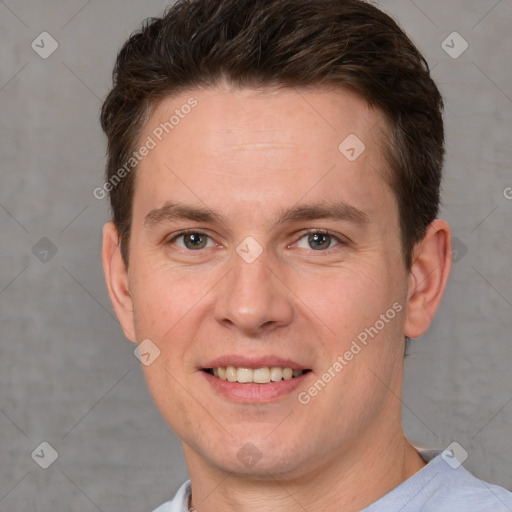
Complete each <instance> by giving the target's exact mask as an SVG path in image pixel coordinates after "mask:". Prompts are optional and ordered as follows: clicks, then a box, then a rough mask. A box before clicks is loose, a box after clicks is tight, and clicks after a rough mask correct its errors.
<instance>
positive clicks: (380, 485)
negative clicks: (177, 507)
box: [185, 429, 425, 512]
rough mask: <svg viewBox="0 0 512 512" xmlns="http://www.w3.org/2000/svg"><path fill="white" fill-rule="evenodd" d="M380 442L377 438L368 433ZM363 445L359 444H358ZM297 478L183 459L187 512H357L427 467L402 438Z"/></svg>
mask: <svg viewBox="0 0 512 512" xmlns="http://www.w3.org/2000/svg"><path fill="white" fill-rule="evenodd" d="M369 434H370V436H373V437H371V438H373V439H374V440H375V439H379V438H378V437H376V436H377V434H378V433H369ZM360 439H361V438H360ZM365 439H367V436H364V439H361V440H360V441H359V442H357V445H358V446H351V448H350V450H348V451H346V452H345V453H343V454H340V455H339V456H337V457H332V458H331V459H330V460H329V461H328V462H326V463H324V464H323V465H320V466H317V467H315V468H314V469H313V470H311V471H307V472H301V474H300V475H299V476H287V475H272V474H270V473H268V478H258V479H252V478H250V477H247V476H245V475H244V476H239V475H236V474H234V473H225V472H221V471H218V470H217V469H214V468H211V467H210V466H208V467H207V469H206V467H205V465H204V461H202V460H201V458H200V457H199V456H198V455H197V454H196V453H195V452H193V451H191V450H190V448H188V447H186V448H185V456H186V458H187V464H188V467H189V472H190V479H191V484H192V492H193V496H192V500H191V503H190V504H189V508H190V509H191V510H195V511H197V512H213V511H218V510H224V511H226V512H231V511H233V512H235V511H237V512H256V511H260V510H269V511H273V512H291V511H292V510H293V511H296V510H297V508H302V509H304V510H323V511H324V512H335V511H339V510H343V511H344V512H357V511H360V510H362V509H363V508H365V507H367V506H369V505H370V504H372V503H374V502H375V501H377V500H378V499H379V498H381V497H382V496H384V495H385V494H387V493H388V492H389V491H391V490H392V489H394V488H395V487H396V486H398V485H400V484H401V483H402V482H404V481H405V480H407V479H408V478H409V477H411V476H412V475H414V474H415V473H416V472H417V471H419V470H420V469H421V468H423V467H424V466H425V462H424V461H423V459H422V458H421V457H420V456H419V454H418V453H417V452H416V450H415V449H414V448H413V447H412V445H411V444H410V443H409V442H408V441H407V439H406V438H405V436H404V435H403V432H402V431H401V429H400V431H399V432H397V433H396V435H395V436H393V437H392V439H389V437H386V438H385V439H382V438H381V442H380V443H379V444H378V445H375V442H373V443H365Z"/></svg>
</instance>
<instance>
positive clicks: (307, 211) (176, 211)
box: [144, 201, 370, 227]
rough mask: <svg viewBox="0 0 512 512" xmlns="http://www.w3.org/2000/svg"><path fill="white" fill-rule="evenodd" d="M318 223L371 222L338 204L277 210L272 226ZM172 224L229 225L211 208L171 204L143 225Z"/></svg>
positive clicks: (166, 204)
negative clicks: (182, 221)
mask: <svg viewBox="0 0 512 512" xmlns="http://www.w3.org/2000/svg"><path fill="white" fill-rule="evenodd" d="M320 219H333V220H338V221H348V222H352V223H354V224H359V225H364V224H368V223H369V222H370V217H369V215H368V214H367V213H366V212H364V211H363V210H360V209H359V208H356V207H355V206H352V205H349V204H348V203H345V202H343V201H338V202H329V203H314V204H306V205H301V206H294V207H292V208H290V209H288V210H280V211H279V212H278V215H277V220H276V221H275V223H274V225H276V224H286V223H292V222H300V221H308V220H320ZM174 220H191V221H195V222H203V223H217V224H224V225H228V221H227V217H225V216H224V215H221V214H220V213H217V212H215V211H214V210H211V209H210V208H206V207H195V206H188V205H184V204H179V203H173V202H167V203H165V204H164V205H163V206H162V207H161V208H156V209H154V210H151V211H150V212H149V213H148V214H147V215H146V217H145V218H144V225H145V226H147V227H155V226H156V225H159V224H164V223H166V222H172V221H174Z"/></svg>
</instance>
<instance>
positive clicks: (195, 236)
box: [123, 87, 408, 476]
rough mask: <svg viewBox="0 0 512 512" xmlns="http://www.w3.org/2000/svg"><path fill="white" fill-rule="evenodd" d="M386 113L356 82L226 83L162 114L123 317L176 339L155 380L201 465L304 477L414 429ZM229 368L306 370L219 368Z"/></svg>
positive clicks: (190, 456) (154, 370) (151, 378)
mask: <svg viewBox="0 0 512 512" xmlns="http://www.w3.org/2000/svg"><path fill="white" fill-rule="evenodd" d="M191 97H193V98H195V99H196V100H197V105H196V106H195V107H194V108H192V109H182V106H183V105H185V104H187V101H188V100H189V98H191ZM176 109H178V110H179V111H180V112H181V113H182V114H183V112H184V111H187V112H188V110H190V112H189V113H188V114H186V115H182V117H180V120H179V122H178V123H176V124H175V125H174V127H173V129H172V130H169V133H168V134H165V132H164V136H163V137H162V140H161V141H159V140H158V138H157V137H156V136H155V133H161V130H160V131H157V132H155V129H157V128H158V126H160V124H161V123H165V122H168V121H169V119H170V118H171V116H172V115H175V110H176ZM180 109H181V110H180ZM174 121H175V120H174ZM384 125H385V123H384V120H383V116H382V115H381V114H380V113H379V112H378V111H374V110H372V109H370V108H369V107H368V106H367V104H366V103H365V102H364V101H362V100H361V99H360V98H359V97H358V96H357V95H355V94H354V93H352V92H350V91H345V90H338V91H335V92H333V91H327V90H318V89H317V90H300V91H295V90H292V89H282V90H280V91H277V92H275V91H274V92H269V91H266V92H261V91H260V92H258V91H256V90H252V89H243V90H239V91H233V90H231V89H229V88H223V87H218V88H212V89H209V90H201V91H197V90H194V91H190V92H187V93H183V94H180V95H179V96H173V97H170V98H167V99H166V100H165V101H163V102H162V103H161V104H160V105H159V107H158V108H157V109H156V110H155V111H154V112H153V114H152V116H151V118H150V119H149V121H148V122H147V124H146V127H145V130H144V131H143V133H142V135H141V137H140V141H139V142H140V145H142V144H144V143H145V142H146V141H147V140H148V139H147V137H148V136H150V137H151V138H152V139H153V140H154V141H155V142H156V143H157V144H156V147H154V148H153V149H151V150H150V151H149V154H148V155H147V156H146V157H144V159H143V160H142V161H141V163H140V164H139V168H138V170H137V176H136V187H135V195H134V200H133V201H134V202H133V221H132V222H133V223H132V231H131V240H130V251H129V252H130V266H129V270H128V280H127V283H128V290H129V292H130V295H131V301H132V305H133V323H131V319H128V320H126V319H125V320H124V322H123V324H124V327H125V331H126V332H127V333H128V334H129V336H131V337H132V338H135V339H136V341H137V342H138V343H140V342H142V341H143V340H145V339H149V340H151V342H152V343H154V344H155V345H156V346H157V347H158V349H159V350H160V355H159V356H158V357H157V358H156V359H155V360H154V362H153V363H152V364H150V365H148V366H144V372H145V377H146V380H147V383H148V386H149V389H150V392H151V394H152V395H153V398H154V400H155V402H156V405H157V406H158V408H159V409H160V411H161V413H162V415H163V416H164V418H165V419H166V420H167V422H168V423H169V424H170V425H171V426H172V428H173V429H174V430H175V431H176V433H177V434H178V435H179V437H180V438H181V439H182V440H183V442H184V443H185V444H184V447H185V455H186V457H187V460H188V462H189V463H190V464H192V463H193V461H194V460H199V459H201V460H202V461H203V462H206V463H207V464H208V465H209V466H210V467H214V468H218V469H221V470H223V471H227V472H237V473H250V474H253V475H257V474H261V475H265V474H266V473H267V472H269V473H271V474H273V475H281V476H284V475H290V476H293V475H301V474H306V473H307V472H309V471H314V470H315V468H318V467H320V466H321V465H325V464H331V463H335V462H334V461H335V460H340V455H342V454H343V456H344V460H350V454H351V453H352V452H353V453H356V450H357V452H358V453H359V454H360V453H361V451H364V450H367V451H370V450H375V449H376V446H378V442H379V439H382V438H383V435H382V434H383V432H387V433H388V434H389V433H390V432H391V431H393V430H394V429H396V430H398V429H400V428H401V427H400V401H399V399H398V398H397V396H399V395H400V386H401V378H402V365H403V328H404V320H405V305H406V300H407V282H408V273H407V271H406V269H405V267H404V263H403V257H402V252H401V246H400V242H399V227H398V212H397V205H396V201H395V198H394V195H393V193H392V191H391V190H390V188H389V186H388V184H387V182H386V178H385V176H386V175H387V173H388V171H387V166H386V162H385V160H384V158H383V154H382V134H383V130H384ZM354 136H355V137H357V139H356V138H355V137H354ZM347 137H348V139H347ZM345 139H347V140H346V142H344V143H343V141H345ZM358 139H359V141H360V142H359V141H358ZM361 142H362V143H363V144H364V146H365V149H364V151H362V152H361V150H362V149H363V146H362V145H361ZM341 143H343V144H341ZM340 144H341V146H340ZM176 207H179V209H177V208H176ZM194 210H197V212H194ZM184 230H186V233H185V234H183V233H182V232H183V231H184ZM365 329H366V330H365ZM362 333H366V340H365V343H363V342H362V341H361V340H364V339H365V336H364V334H362ZM370 333H371V334H370ZM358 336H359V338H358ZM354 340H355V342H356V345H354ZM348 352H349V353H351V354H352V357H351V356H350V354H348ZM340 358H341V359H340ZM336 362H338V363H339V364H338V365H336ZM340 365H341V367H340ZM227 366H234V367H236V368H238V367H242V368H250V369H259V370H258V371H257V372H256V373H254V372H248V371H247V370H242V371H238V370H235V371H236V373H234V372H233V370H232V369H229V370H228V375H229V376H230V378H231V379H232V378H234V377H233V375H236V378H237V379H239V380H244V378H249V379H250V378H251V374H252V377H254V376H255V375H257V378H258V379H260V378H261V380H263V381H265V380H268V375H269V373H270V374H271V376H272V375H273V376H274V378H279V377H280V375H281V374H280V373H279V372H280V370H279V369H274V370H272V372H270V368H272V367H276V368H279V367H281V368H291V369H292V370H308V371H305V372H304V373H303V374H302V375H300V376H298V377H296V378H294V379H291V380H284V379H283V380H281V381H276V382H273V381H271V382H269V383H239V382H230V381H229V380H222V379H221V378H220V377H217V376H215V375H212V373H213V368H215V373H217V371H218V370H217V367H222V368H225V367H227ZM267 367H268V368H269V373H267V370H265V368H267ZM261 368H263V369H261ZM210 369H211V370H210ZM286 372H288V370H285V373H286ZM220 373H221V375H223V370H220ZM298 373H300V372H298ZM326 374H328V375H330V378H329V377H328V376H327V377H326ZM319 380H320V381H322V383H323V384H322V383H320V384H319V383H318V381H319ZM315 383H316V387H315ZM315 389H316V392H315Z"/></svg>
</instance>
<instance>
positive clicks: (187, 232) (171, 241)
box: [166, 229, 349, 253]
mask: <svg viewBox="0 0 512 512" xmlns="http://www.w3.org/2000/svg"><path fill="white" fill-rule="evenodd" d="M190 234H194V235H201V236H205V237H207V238H209V239H210V240H213V239H212V237H210V236H209V235H208V234H207V233H205V232H204V231H200V230H196V229H188V230H184V231H180V232H179V233H176V234H175V235H174V236H173V237H172V238H171V239H169V240H168V241H167V242H166V245H172V244H174V243H175V242H176V240H177V239H178V238H180V237H183V236H186V235H190ZM311 234H317V235H328V236H330V237H331V238H332V239H333V240H335V241H336V242H337V244H336V245H335V246H334V247H337V246H338V245H340V246H347V245H349V242H348V241H347V240H346V239H344V238H343V237H340V236H339V235H336V234H334V233H332V232H331V231H328V230H324V229H310V230H307V231H305V232H303V233H302V235H301V236H300V237H299V238H298V240H297V241H296V242H294V243H293V244H290V245H289V246H287V247H292V246H294V245H296V244H297V243H298V242H299V241H300V240H302V239H303V238H305V237H307V236H308V235H311ZM334 247H329V248H328V249H324V250H315V249H307V250H309V251H311V252H316V253H319V252H327V251H329V250H331V249H333V248H334ZM179 249H181V250H184V251H187V252H200V251H201V249H198V250H196V251H194V250H193V249H183V248H181V247H180V248H179Z"/></svg>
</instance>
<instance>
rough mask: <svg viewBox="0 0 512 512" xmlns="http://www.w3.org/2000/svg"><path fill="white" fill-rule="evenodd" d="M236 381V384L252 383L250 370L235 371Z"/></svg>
mask: <svg viewBox="0 0 512 512" xmlns="http://www.w3.org/2000/svg"><path fill="white" fill-rule="evenodd" d="M236 380H237V381H238V382H252V369H251V368H238V370H237V371H236Z"/></svg>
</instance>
